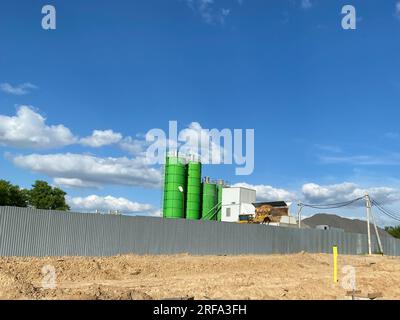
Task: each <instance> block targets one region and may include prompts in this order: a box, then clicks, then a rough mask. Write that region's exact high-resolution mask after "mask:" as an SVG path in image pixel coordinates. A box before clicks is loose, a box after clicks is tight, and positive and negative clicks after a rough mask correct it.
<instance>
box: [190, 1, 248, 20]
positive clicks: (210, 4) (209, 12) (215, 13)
mask: <svg viewBox="0 0 400 320" xmlns="http://www.w3.org/2000/svg"><path fill="white" fill-rule="evenodd" d="M186 3H187V5H188V6H189V7H190V8H191V9H192V10H193V11H195V12H197V13H199V14H200V16H201V18H202V19H203V21H204V22H206V23H208V24H217V23H219V24H224V23H225V19H226V17H227V16H228V15H229V14H230V12H231V9H229V8H216V6H215V2H214V0H186ZM237 3H238V4H239V5H241V4H242V1H237Z"/></svg>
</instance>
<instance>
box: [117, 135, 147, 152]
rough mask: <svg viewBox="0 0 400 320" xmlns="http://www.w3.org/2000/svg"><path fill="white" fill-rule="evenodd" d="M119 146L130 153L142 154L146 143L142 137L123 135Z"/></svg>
mask: <svg viewBox="0 0 400 320" xmlns="http://www.w3.org/2000/svg"><path fill="white" fill-rule="evenodd" d="M119 146H120V148H121V149H122V150H125V151H126V152H128V153H129V154H131V155H143V154H144V152H145V151H146V147H147V146H148V143H147V142H146V141H145V140H143V139H135V138H132V137H125V138H124V139H122V140H121V141H120V143H119Z"/></svg>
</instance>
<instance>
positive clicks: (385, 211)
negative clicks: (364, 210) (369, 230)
mask: <svg viewBox="0 0 400 320" xmlns="http://www.w3.org/2000/svg"><path fill="white" fill-rule="evenodd" d="M371 202H372V204H373V205H374V206H375V207H376V208H377V209H378V210H379V211H380V212H381V213H383V214H384V215H386V216H388V217H390V218H392V219H393V220H396V221H400V216H398V215H397V214H398V213H395V212H394V211H392V210H389V209H386V208H385V207H383V205H382V204H381V203H379V202H378V201H376V200H374V199H372V200H371Z"/></svg>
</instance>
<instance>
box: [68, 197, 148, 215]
mask: <svg viewBox="0 0 400 320" xmlns="http://www.w3.org/2000/svg"><path fill="white" fill-rule="evenodd" d="M67 202H68V204H69V206H70V207H71V209H72V210H79V211H90V212H95V211H96V210H98V211H100V212H108V211H119V212H122V213H149V212H152V211H154V209H153V207H152V206H151V205H150V204H144V203H138V202H132V201H130V200H128V199H125V198H115V197H113V196H106V197H101V196H98V195H90V196H87V197H85V198H82V197H75V198H67Z"/></svg>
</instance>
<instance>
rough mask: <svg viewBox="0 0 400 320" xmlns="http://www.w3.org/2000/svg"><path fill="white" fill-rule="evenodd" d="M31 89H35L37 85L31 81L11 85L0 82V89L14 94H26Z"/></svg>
mask: <svg viewBox="0 0 400 320" xmlns="http://www.w3.org/2000/svg"><path fill="white" fill-rule="evenodd" d="M32 89H37V86H35V85H34V84H32V83H29V82H26V83H23V84H20V85H15V86H13V85H11V84H9V83H0V90H1V91H3V92H5V93H8V94H13V95H16V96H23V95H26V94H28V93H29V92H30V90H32Z"/></svg>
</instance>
